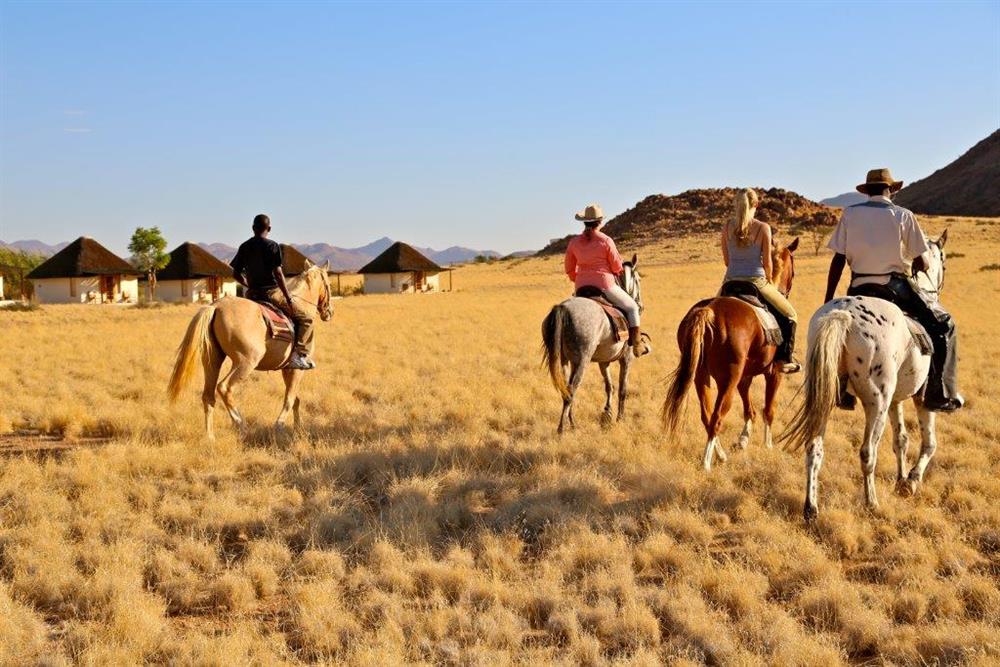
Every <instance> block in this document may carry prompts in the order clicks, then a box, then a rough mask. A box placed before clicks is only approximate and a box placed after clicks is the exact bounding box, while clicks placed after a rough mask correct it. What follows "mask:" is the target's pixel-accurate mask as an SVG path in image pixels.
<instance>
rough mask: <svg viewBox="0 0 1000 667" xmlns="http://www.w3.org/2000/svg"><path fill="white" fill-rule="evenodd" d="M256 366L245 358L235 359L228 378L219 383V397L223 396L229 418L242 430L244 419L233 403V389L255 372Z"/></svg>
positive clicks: (227, 375)
mask: <svg viewBox="0 0 1000 667" xmlns="http://www.w3.org/2000/svg"><path fill="white" fill-rule="evenodd" d="M255 366H256V364H255V363H253V362H251V361H250V360H249V359H247V358H245V357H234V358H233V367H232V368H230V369H229V372H228V373H227V374H226V377H224V378H222V382H220V383H219V395H220V396H222V402H223V403H224V404H225V406H226V409H227V410H228V411H229V417H230V418H231V419H232V420H233V425H234V426H235V427H236V428H237V429H240V430H242V428H243V417H242V415H240V411H239V410H237V409H236V404H235V402H234V401H233V399H234V398H235V396H234V393H233V389H234V388H235V386H236V385H237V384H238V383H239V382H241V381H243V380H244V379H245V378H246V377H247V376H248V375H250V373H252V372H253V369H254V367H255Z"/></svg>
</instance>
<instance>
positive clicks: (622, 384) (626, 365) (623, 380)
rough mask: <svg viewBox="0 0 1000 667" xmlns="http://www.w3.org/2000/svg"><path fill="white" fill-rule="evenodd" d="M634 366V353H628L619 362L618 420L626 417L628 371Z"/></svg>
mask: <svg viewBox="0 0 1000 667" xmlns="http://www.w3.org/2000/svg"><path fill="white" fill-rule="evenodd" d="M631 368H632V355H630V354H626V355H624V356H623V357H622V359H621V360H620V361H619V362H618V421H622V420H623V419H625V398H626V397H627V396H628V372H629V370H630V369H631Z"/></svg>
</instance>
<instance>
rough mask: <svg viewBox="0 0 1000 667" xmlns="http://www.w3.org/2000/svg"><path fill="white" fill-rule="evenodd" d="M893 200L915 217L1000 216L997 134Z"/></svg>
mask: <svg viewBox="0 0 1000 667" xmlns="http://www.w3.org/2000/svg"><path fill="white" fill-rule="evenodd" d="M893 200H894V201H895V202H896V203H898V204H899V205H900V206H905V207H906V208H909V209H911V210H913V211H914V212H915V213H927V214H931V215H963V216H991V217H992V216H1000V130H997V131H995V132H994V133H993V134H991V135H990V136H988V137H986V138H985V139H983V140H982V141H980V142H979V143H978V144H976V145H975V146H973V147H972V148H970V149H969V150H968V151H967V152H966V153H965V155H963V156H961V157H960V158H958V159H957V160H955V161H954V162H952V163H951V164H949V165H948V166H946V167H943V168H941V169H938V170H937V171H935V172H934V173H933V174H931V175H930V176H928V177H927V178H923V179H921V180H919V181H914V182H913V183H911V184H910V185H908V186H906V187H905V188H903V189H902V190H900V191H899V192H898V193H897V194H896V196H895V197H893Z"/></svg>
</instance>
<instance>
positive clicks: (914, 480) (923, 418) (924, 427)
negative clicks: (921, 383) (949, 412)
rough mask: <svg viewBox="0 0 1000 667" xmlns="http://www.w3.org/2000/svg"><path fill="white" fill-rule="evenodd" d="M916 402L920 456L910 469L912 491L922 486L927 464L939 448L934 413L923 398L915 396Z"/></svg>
mask: <svg viewBox="0 0 1000 667" xmlns="http://www.w3.org/2000/svg"><path fill="white" fill-rule="evenodd" d="M914 403H916V404H917V418H918V419H919V420H920V456H919V457H918V458H917V462H916V463H915V464H914V465H913V468H911V469H910V475H909V478H908V479H907V482H908V483H909V491H910V493H916V492H917V490H918V489H919V488H920V484H921V483H922V482H923V481H924V472H925V471H926V470H927V464H928V463H930V462H931V459H932V458H933V457H934V452H935V450H937V434H936V433H935V432H934V413H933V412H931V411H929V410H928V409H927V408H925V407H924V402H923V401H922V400H920V399H917V398H914Z"/></svg>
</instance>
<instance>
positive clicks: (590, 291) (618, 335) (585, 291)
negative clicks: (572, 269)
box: [576, 287, 628, 341]
mask: <svg viewBox="0 0 1000 667" xmlns="http://www.w3.org/2000/svg"><path fill="white" fill-rule="evenodd" d="M576 296H578V297H582V298H584V299H590V300H591V301H593V302H595V303H596V304H597V305H599V306H600V307H601V308H603V309H604V312H605V314H606V315H607V316H608V321H609V322H610V324H611V331H613V332H614V334H615V339H616V340H619V341H622V340H626V339H627V338H628V320H627V319H625V313H623V312H622V311H620V310H618V307H617V306H615V305H614V304H613V303H611V302H610V301H608V300H607V299H606V298H604V294H603V293H602V292H601V290H599V289H597V288H596V287H593V288H589V287H581V288H580V289H578V290H577V291H576Z"/></svg>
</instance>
